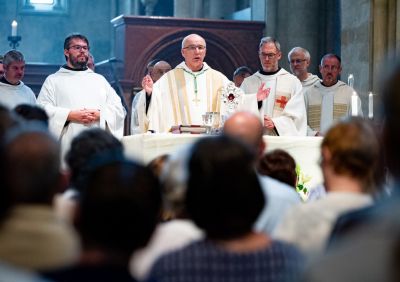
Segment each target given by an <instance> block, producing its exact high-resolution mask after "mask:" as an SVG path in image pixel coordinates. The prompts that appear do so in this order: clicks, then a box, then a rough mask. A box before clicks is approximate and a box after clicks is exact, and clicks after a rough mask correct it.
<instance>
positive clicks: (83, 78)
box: [37, 34, 126, 155]
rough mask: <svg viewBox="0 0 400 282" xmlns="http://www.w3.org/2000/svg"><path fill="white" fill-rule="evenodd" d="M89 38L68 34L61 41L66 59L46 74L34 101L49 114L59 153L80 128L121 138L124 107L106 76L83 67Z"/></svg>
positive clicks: (87, 52)
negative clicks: (54, 69)
mask: <svg viewBox="0 0 400 282" xmlns="http://www.w3.org/2000/svg"><path fill="white" fill-rule="evenodd" d="M89 48H90V47H89V41H88V39H87V38H86V37H85V36H83V35H81V34H72V35H70V36H68V37H67V38H66V39H65V41H64V56H65V59H66V61H67V63H66V64H65V65H63V66H62V67H61V68H60V70H58V71H57V72H56V73H54V74H51V75H49V76H48V77H47V78H46V80H45V82H44V84H43V86H42V89H41V90H40V93H39V96H38V100H37V102H38V104H39V105H41V106H42V107H43V108H44V109H45V110H46V112H47V114H48V115H49V128H50V130H51V131H52V132H53V134H55V136H56V137H57V138H60V139H61V149H62V155H64V154H65V152H66V151H68V148H69V145H70V143H71V140H72V139H73V138H74V137H75V136H76V135H77V134H79V133H80V132H81V131H82V130H85V129H87V128H91V127H100V128H103V129H106V130H109V131H110V132H111V133H112V134H114V135H115V136H116V137H117V138H121V137H122V135H123V129H124V118H125V115H126V111H125V109H124V107H123V106H122V102H121V99H120V97H119V96H118V95H117V93H115V91H114V89H113V88H112V87H111V86H110V84H109V83H108V82H107V80H106V79H105V78H104V77H103V76H102V75H99V74H96V73H94V72H93V71H92V70H91V69H89V68H88V67H87V62H88V59H89Z"/></svg>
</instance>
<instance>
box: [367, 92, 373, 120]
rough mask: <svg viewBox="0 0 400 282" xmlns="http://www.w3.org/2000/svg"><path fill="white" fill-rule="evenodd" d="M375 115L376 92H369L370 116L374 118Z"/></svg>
mask: <svg viewBox="0 0 400 282" xmlns="http://www.w3.org/2000/svg"><path fill="white" fill-rule="evenodd" d="M373 117H374V94H372V92H369V95H368V118H370V119H372V118H373Z"/></svg>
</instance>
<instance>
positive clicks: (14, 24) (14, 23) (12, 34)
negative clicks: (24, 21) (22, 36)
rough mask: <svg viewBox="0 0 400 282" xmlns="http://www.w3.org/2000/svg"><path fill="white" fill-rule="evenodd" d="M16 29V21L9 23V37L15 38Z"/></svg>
mask: <svg viewBox="0 0 400 282" xmlns="http://www.w3.org/2000/svg"><path fill="white" fill-rule="evenodd" d="M17 28H18V23H17V21H15V20H14V21H12V23H11V36H17Z"/></svg>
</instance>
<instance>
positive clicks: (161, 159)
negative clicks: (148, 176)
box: [147, 154, 169, 177]
mask: <svg viewBox="0 0 400 282" xmlns="http://www.w3.org/2000/svg"><path fill="white" fill-rule="evenodd" d="M168 159H169V155H168V154H164V155H161V156H158V157H156V158H154V159H152V160H151V161H150V162H149V163H148V165H147V167H148V168H149V169H150V170H151V171H152V172H153V173H154V175H156V176H157V177H160V176H161V174H162V172H163V168H164V166H165V164H166V163H167V162H168Z"/></svg>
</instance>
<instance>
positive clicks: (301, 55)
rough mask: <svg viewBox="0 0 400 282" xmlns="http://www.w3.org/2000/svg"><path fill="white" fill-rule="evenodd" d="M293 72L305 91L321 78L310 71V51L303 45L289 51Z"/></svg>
mask: <svg viewBox="0 0 400 282" xmlns="http://www.w3.org/2000/svg"><path fill="white" fill-rule="evenodd" d="M288 60H289V64H290V70H291V72H292V73H293V74H294V75H295V76H296V77H297V78H298V79H299V80H300V82H301V86H303V93H304V92H305V91H306V90H307V89H308V88H309V87H311V86H312V85H314V84H315V83H317V82H318V81H319V80H320V79H319V77H318V76H317V75H315V74H312V73H309V72H308V67H309V66H310V63H311V56H310V52H308V50H307V49H304V48H302V47H294V48H293V49H292V50H290V51H289V53H288Z"/></svg>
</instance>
